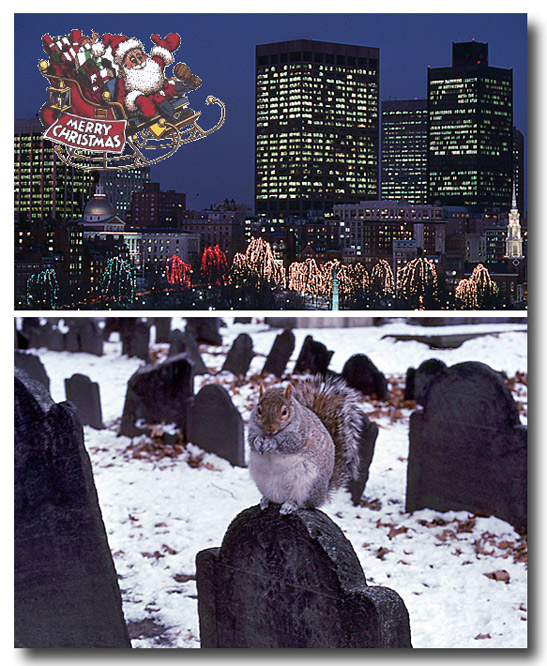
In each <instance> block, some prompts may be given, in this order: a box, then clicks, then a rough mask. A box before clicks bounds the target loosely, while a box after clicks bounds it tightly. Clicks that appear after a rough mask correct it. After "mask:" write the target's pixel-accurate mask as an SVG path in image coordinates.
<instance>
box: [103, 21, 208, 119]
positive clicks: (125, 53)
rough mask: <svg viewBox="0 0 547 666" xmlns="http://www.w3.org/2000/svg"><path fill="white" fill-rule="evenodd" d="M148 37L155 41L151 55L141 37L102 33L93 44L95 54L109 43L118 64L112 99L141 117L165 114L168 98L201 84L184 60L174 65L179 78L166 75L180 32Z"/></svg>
mask: <svg viewBox="0 0 547 666" xmlns="http://www.w3.org/2000/svg"><path fill="white" fill-rule="evenodd" d="M150 39H151V40H152V41H153V42H154V47H153V48H152V49H151V51H150V55H147V54H146V52H145V50H144V46H143V44H142V42H141V41H139V40H138V39H136V38H134V37H130V38H128V37H126V36H125V35H110V34H105V35H103V38H102V40H101V41H97V42H95V44H93V47H92V50H93V54H94V55H95V56H97V57H98V56H102V55H103V54H104V53H105V52H106V50H107V49H108V47H110V50H111V52H112V58H113V62H114V64H115V65H116V66H117V68H118V78H117V82H116V90H115V94H114V99H115V100H116V101H117V102H120V103H121V104H123V105H124V107H125V109H126V111H127V112H128V114H129V115H134V114H137V115H138V116H140V117H142V118H143V119H148V118H152V117H153V116H155V115H156V114H157V113H158V111H160V112H162V111H163V113H164V114H165V112H166V111H167V115H169V111H170V109H171V108H172V107H171V105H170V102H169V100H171V99H173V98H174V97H178V96H180V95H182V94H184V93H185V92H188V91H190V90H195V89H196V88H197V87H198V85H199V84H201V80H200V79H199V78H198V77H197V76H194V75H192V73H191V71H190V69H189V68H188V66H187V65H184V64H183V63H178V64H177V65H176V66H175V71H174V73H175V75H176V76H177V79H178V80H173V79H168V78H166V76H165V68H166V67H168V66H169V65H171V64H172V63H173V62H174V60H175V58H174V55H173V54H174V53H175V51H176V50H177V49H178V48H179V46H180V36H179V35H177V34H176V33H174V32H173V33H170V34H168V35H167V36H166V37H165V38H163V39H162V38H161V37H160V36H159V35H151V37H150Z"/></svg>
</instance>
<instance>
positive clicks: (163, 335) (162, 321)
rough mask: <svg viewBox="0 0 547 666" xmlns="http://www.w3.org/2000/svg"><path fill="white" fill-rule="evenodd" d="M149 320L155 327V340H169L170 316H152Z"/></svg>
mask: <svg viewBox="0 0 547 666" xmlns="http://www.w3.org/2000/svg"><path fill="white" fill-rule="evenodd" d="M149 322H150V323H151V324H153V325H154V326H155V327H156V342H161V343H165V342H169V336H170V335H171V317H152V318H151V319H150V320H149Z"/></svg>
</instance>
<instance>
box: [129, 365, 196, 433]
mask: <svg viewBox="0 0 547 666" xmlns="http://www.w3.org/2000/svg"><path fill="white" fill-rule="evenodd" d="M193 377H194V372H193V363H192V361H191V360H190V359H189V358H188V357H187V356H186V355H185V354H179V355H178V356H172V357H170V358H168V359H167V360H166V361H164V362H163V363H160V364H159V365H155V366H153V367H148V366H145V367H142V368H139V369H138V370H137V371H136V372H135V373H134V374H133V375H132V376H131V378H130V379H129V382H128V384H127V393H126V396H125V404H124V408H123V415H122V422H121V426H120V435H127V436H128V437H135V436H136V435H138V434H142V432H143V431H142V430H139V424H138V422H139V421H141V422H143V423H174V424H176V425H177V426H178V428H179V429H180V430H181V432H182V433H183V435H185V434H186V408H187V401H188V399H189V398H190V397H191V396H192V395H193V392H194V380H193Z"/></svg>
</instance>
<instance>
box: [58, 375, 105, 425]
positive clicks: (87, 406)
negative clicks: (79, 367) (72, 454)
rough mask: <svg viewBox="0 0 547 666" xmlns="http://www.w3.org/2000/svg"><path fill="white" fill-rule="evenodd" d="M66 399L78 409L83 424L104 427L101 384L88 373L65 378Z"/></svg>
mask: <svg viewBox="0 0 547 666" xmlns="http://www.w3.org/2000/svg"><path fill="white" fill-rule="evenodd" d="M65 392H66V399H67V400H68V401H69V402H71V403H72V404H73V405H74V406H75V407H76V409H77V410H78V416H79V417H80V421H81V422H82V425H90V426H91V427H92V428H96V429H97V430H101V429H102V428H104V424H103V413H102V409H101V394H100V390H99V385H98V384H97V383H96V382H92V381H91V379H90V378H89V377H87V376H86V375H81V374H79V373H76V374H74V375H72V377H70V378H69V379H65Z"/></svg>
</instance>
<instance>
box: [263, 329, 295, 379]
mask: <svg viewBox="0 0 547 666" xmlns="http://www.w3.org/2000/svg"><path fill="white" fill-rule="evenodd" d="M293 351H294V334H293V332H292V331H288V330H287V331H283V333H280V334H279V335H278V336H276V338H275V340H274V343H273V345H272V348H271V349H270V353H269V354H268V358H267V359H266V363H264V367H263V368H262V373H261V374H263V375H268V374H272V375H275V376H276V377H282V376H283V373H284V372H285V367H286V366H287V363H288V362H289V359H290V357H291V354H292V353H293Z"/></svg>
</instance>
